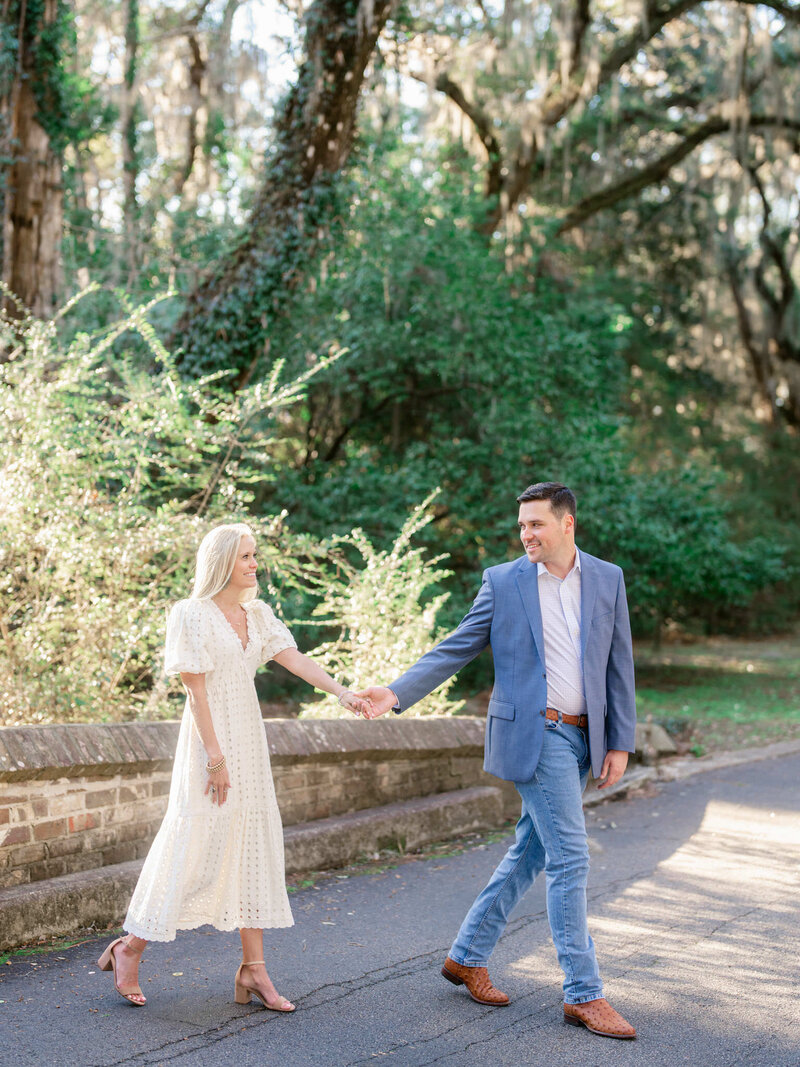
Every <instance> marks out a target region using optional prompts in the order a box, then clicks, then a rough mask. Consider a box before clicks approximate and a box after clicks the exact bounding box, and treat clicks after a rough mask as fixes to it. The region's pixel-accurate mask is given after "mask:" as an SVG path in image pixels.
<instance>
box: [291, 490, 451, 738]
mask: <svg viewBox="0 0 800 1067" xmlns="http://www.w3.org/2000/svg"><path fill="white" fill-rule="evenodd" d="M435 495H436V494H435V493H432V494H431V495H430V496H429V497H428V498H427V499H426V500H425V501H424V502H423V503H422V504H420V505H419V507H417V508H415V509H414V511H413V512H412V514H411V516H410V517H409V518H408V519H407V521H406V523H405V524H404V526H403V529H402V530H401V531H400V534H399V536H398V537H397V539H396V540H395V542H394V544H393V545H392V547H391V548H390V549H388V550H383V551H380V550H378V549H376V548H375V546H374V545H373V544H372V542H371V541H370V540H369V538H368V537H367V536H366V535H365V534H364V533H363V531H361V530H353V531H352V533H350V534H348V535H346V536H344V537H340V538H337V539H336V543H337V545H338V546H341V547H342V548H344V549H345V552H344V553H343V554H342V557H341V565H340V567H339V568H338V570H337V572H336V573H335V574H333V575H331V576H329V577H328V578H327V579H326V589H325V597H324V599H323V600H322V601H321V602H320V604H319V605H318V607H317V608H316V609H315V611H314V617H315V618H316V619H317V620H318V622H319V624H320V625H322V626H324V627H325V628H326V629H333V630H335V631H337V636H336V637H334V638H333V639H332V640H328V641H324V642H323V643H322V644H320V645H319V646H318V647H317V648H315V649H314V650H313V652H311V653H310V655H311V656H312V657H313V658H314V659H315V660H317V662H318V663H321V664H322V665H323V666H324V667H325V669H326V670H327V671H328V672H329V673H330V674H332V675H333V676H334V677H336V678H347V679H348V680H349V681H350V682H351V684H353V685H355V686H357V687H359V688H360V687H362V686H367V685H383V684H386V683H387V682H390V681H392V679H393V678H395V677H396V676H397V675H399V674H401V673H402V672H403V671H404V670H406V669H407V668H408V667H410V666H411V665H412V664H413V663H415V662H416V660H417V659H418V658H419V657H420V656H421V655H422V654H423V653H425V652H427V651H428V650H429V649H430V648H431V647H432V646H433V645H434V644H435V642H436V641H437V640H438V638H439V637H442V636H444V635H443V634H441V633H438V632H437V630H436V618H437V614H438V613H439V610H440V608H441V607H442V605H443V604H444V602H445V600H446V599H447V594H446V593H445V594H439V595H438V596H432V597H431V596H430V593H429V591H430V590H431V587H432V586H435V585H436V583H438V582H439V581H440V580H441V579H442V578H444V577H446V576H447V574H448V573H449V572H447V571H444V570H441V569H439V568H438V564H439V563H440V562H441V561H442V559H443V558H444V557H442V556H439V557H436V558H434V559H429V558H427V557H426V554H425V552H424V549H422V548H419V547H416V548H412V547H411V541H412V539H413V537H414V535H415V534H417V533H418V532H419V531H420V530H422V529H424V528H425V527H426V526H427V525H428V523H430V521H431V520H432V518H433V511H432V508H431V504H432V502H433V499H434V497H435ZM352 558H354V559H355V561H356V562H350V560H351V559H352ZM452 682H453V679H450V680H448V681H447V682H445V684H444V685H442V686H440V687H439V688H438V689H437V690H436V691H435V692H434V693H431V695H430V696H429V697H426V699H425V700H424V701H421V702H420V703H419V704H418V705H416V706H415V708H414V711H413V714H415V715H418V716H419V715H452V714H454V713H455V712H456V711H458V710H459V708H460V707H461V706H462V704H461V703H460V702H456V701H453V700H450V699H449V698H448V695H447V694H448V690H449V689H450V687H451V685H452ZM340 713H341V715H342V716H350V715H351V714H352V713H351V712H349V711H345V710H344V709H340ZM302 714H303V715H304V716H317V715H325V716H326V717H328V716H330V715H331V707H330V701H322V702H319V703H309V704H306V705H305V706H304V708H303V712H302Z"/></svg>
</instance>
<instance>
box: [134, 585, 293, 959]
mask: <svg viewBox="0 0 800 1067" xmlns="http://www.w3.org/2000/svg"><path fill="white" fill-rule="evenodd" d="M244 607H245V610H246V612H247V634H248V642H247V648H246V649H245V648H242V643H241V641H240V640H239V638H238V637H237V636H236V632H235V631H234V629H233V627H232V626H231V625H230V623H229V622H228V620H227V619H226V618H225V616H224V615H223V614H222V611H221V610H220V609H219V608H218V607H217V605H216V604H215V603H214V602H213V601H212V600H182V601H180V602H179V603H178V604H176V605H175V606H174V607H173V609H172V611H171V612H170V616H169V620H168V622H167V641H166V654H165V666H166V670H167V673H168V674H174V673H178V672H186V673H190V674H205V676H206V693H207V694H208V703H209V707H210V709H211V717H212V719H213V722H214V729H215V731H216V734H217V739H218V740H219V743H220V748H221V749H222V751H223V753H224V754H225V760H226V764H227V767H228V770H229V774H230V779H231V789H230V792H229V793H228V799H227V801H226V802H225V803H224V804H223V805H222V806H221V807H220V806H219V805H217V804H214V803H213V802H212V800H211V796H210V795H208V796H206V795H205V794H204V790H205V787H206V782H207V780H208V775H207V774H206V770H205V766H206V762H207V756H206V751H205V749H204V748H203V744H202V742H201V740H200V736H199V734H198V732H197V729H196V727H195V725H194V720H193V718H192V714H191V712H190V710H189V706H188V702H187V706H186V708H185V709H184V712H183V719H182V721H181V729H180V736H179V738H178V748H177V752H176V754H175V764H174V767H173V771H172V784H171V787H170V794H169V804H168V806H167V813H166V815H165V817H164V821H163V823H162V824H161V828H160V830H159V831H158V834H157V835H156V838H155V841H154V842H153V844H152V847H151V848H150V852H149V853H148V855H147V859H146V860H145V863H144V867H143V868H142V873H141V875H140V876H139V881H138V883H137V885H136V889H135V890H134V893H133V898H132V899H131V903H130V907H129V909H128V914H127V917H126V919H125V929H126V930H127V931H129V932H130V933H132V934H135V935H136V936H137V937H142V938H145V939H146V940H147V941H171V940H172V939H173V938H174V937H175V933H176V931H177V930H189V929H192V928H194V927H196V926H203V925H205V924H209V925H211V926H215V927H216V928H217V929H218V930H234V929H237V928H239V927H246V928H247V927H250V928H260V929H263V928H266V927H276V926H291V925H292V924H293V922H294V920H293V919H292V913H291V909H290V908H289V898H288V896H287V895H286V885H285V881H284V862H283V828H282V825H281V818H280V813H279V811H278V805H277V802H276V800H275V788H274V786H273V784H272V772H271V770H270V761H269V748H268V747H267V737H266V733H265V730H264V722H263V720H262V718H261V710H260V708H259V706H258V699H257V697H256V689H255V685H254V682H253V678H254V677H255V673H256V670H257V668H258V667H259V665H260V664H262V663H265V662H266V661H267V660H269V659H272V657H273V656H276V655H277V654H278V653H279V652H282V651H283V650H284V649H286V648H296V647H297V646H296V643H295V641H294V638H293V637H292V635H291V634H290V633H289V631H288V630H287V628H286V627H285V626H284V625H283V623H282V622H280V621H279V620H278V619H276V617H275V615H274V614H273V612H272V609H271V608H269V607H268V606H267V605H266V604H264V603H263V602H262V601H260V600H253V601H251V602H250V603H248V604H245V605H244Z"/></svg>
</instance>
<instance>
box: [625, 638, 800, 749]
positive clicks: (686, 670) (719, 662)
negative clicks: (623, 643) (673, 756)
mask: <svg viewBox="0 0 800 1067" xmlns="http://www.w3.org/2000/svg"><path fill="white" fill-rule="evenodd" d="M636 683H637V685H636V697H637V707H638V713H639V718H640V719H644V718H646V717H647V716H648V715H652V717H653V720H654V721H655V722H659V723H661V724H662V725H663V726H664V727H665V728H666V729H667V730H668V731H669V732H670V733H671V734H672V735H673V736H674V737H675V738H676V739H677V740H678V742H679V747H680V748H681V749H682V751H683V752H691V753H693V754H694V755H698V756H700V755H705V754H706V753H708V752H713V751H721V750H733V749H738V748H745V747H751V746H753V745H764V744H769V743H770V742H773V741H780V740H785V739H789V738H794V737H800V642H798V640H797V639H796V638H794V639H791V638H783V639H781V640H768V641H752V640H750V641H745V640H742V641H737V640H734V639H731V638H729V639H723V638H714V639H709V640H706V641H703V642H700V643H697V644H693V645H677V646H673V645H670V646H668V647H665V648H662V649H659V650H657V651H656V650H652V649H648V648H646V647H645V648H637V650H636Z"/></svg>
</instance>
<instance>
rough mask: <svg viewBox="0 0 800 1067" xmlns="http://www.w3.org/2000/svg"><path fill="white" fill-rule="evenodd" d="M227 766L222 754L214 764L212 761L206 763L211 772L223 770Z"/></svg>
mask: <svg viewBox="0 0 800 1067" xmlns="http://www.w3.org/2000/svg"><path fill="white" fill-rule="evenodd" d="M224 766H225V757H224V756H221V757H220V758H219V759H218V760H217V762H216V763H215V764H214V765H213V766H212V765H211V763H207V764H206V770H207V771H208V773H209V774H216V772H217V771H221V770H222V768H223V767H224Z"/></svg>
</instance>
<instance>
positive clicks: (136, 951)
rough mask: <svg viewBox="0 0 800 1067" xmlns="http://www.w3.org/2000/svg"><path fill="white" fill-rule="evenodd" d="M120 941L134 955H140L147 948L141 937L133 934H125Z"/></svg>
mask: <svg viewBox="0 0 800 1067" xmlns="http://www.w3.org/2000/svg"><path fill="white" fill-rule="evenodd" d="M122 943H123V945H124V946H125V948H127V949H128V951H129V952H131V953H133V955H134V956H141V955H142V953H143V952H144V950H145V949H146V948H147V942H146V941H144V940H143V939H142V938H141V937H136V935H135V934H127V935H126V936H125V937H123V939H122Z"/></svg>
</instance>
